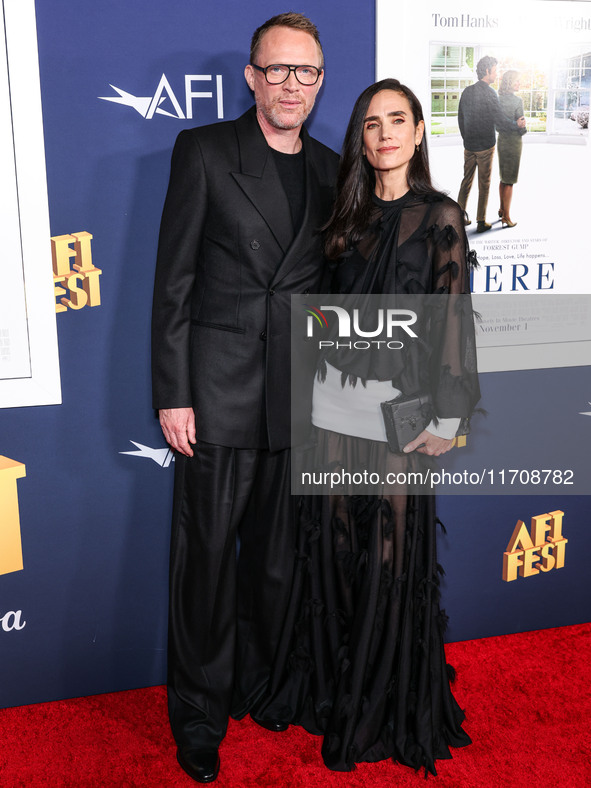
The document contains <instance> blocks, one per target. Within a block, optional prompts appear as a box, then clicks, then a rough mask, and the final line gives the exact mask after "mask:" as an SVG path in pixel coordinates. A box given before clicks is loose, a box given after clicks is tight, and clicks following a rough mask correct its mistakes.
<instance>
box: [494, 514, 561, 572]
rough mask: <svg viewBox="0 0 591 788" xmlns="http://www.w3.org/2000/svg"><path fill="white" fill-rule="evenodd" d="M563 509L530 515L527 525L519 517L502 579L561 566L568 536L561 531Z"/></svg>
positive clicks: (507, 552)
mask: <svg viewBox="0 0 591 788" xmlns="http://www.w3.org/2000/svg"><path fill="white" fill-rule="evenodd" d="M563 517H564V512H562V511H560V509H557V510H556V511H555V512H549V513H548V514H537V515H536V516H535V517H532V518H531V526H530V527H529V528H528V527H527V526H526V524H525V523H524V522H523V520H518V521H517V525H516V526H515V530H514V531H513V534H512V536H511V539H510V540H509V544H508V545H507V550H506V552H505V553H504V555H503V580H506V581H507V582H508V583H510V582H511V581H512V580H516V579H517V574H518V573H519V574H520V575H521V577H533V575H539V574H540V572H550V570H552V569H562V568H563V567H564V558H565V552H566V545H567V543H568V539H565V538H564V536H563V535H562V518H563Z"/></svg>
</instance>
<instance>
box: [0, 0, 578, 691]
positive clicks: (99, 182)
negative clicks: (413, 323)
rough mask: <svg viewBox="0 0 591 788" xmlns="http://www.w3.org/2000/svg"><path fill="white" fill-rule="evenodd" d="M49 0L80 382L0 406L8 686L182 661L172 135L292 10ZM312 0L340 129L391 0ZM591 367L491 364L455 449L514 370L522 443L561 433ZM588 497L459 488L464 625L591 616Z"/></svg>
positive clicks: (1, 574) (59, 298) (316, 124)
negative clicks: (156, 387) (522, 414)
mask: <svg viewBox="0 0 591 788" xmlns="http://www.w3.org/2000/svg"><path fill="white" fill-rule="evenodd" d="M4 2H5V3H6V4H8V3H9V2H10V0H4ZM35 6H36V8H35V11H36V23H37V41H38V54H39V75H40V86H41V100H42V110H43V131H44V139H45V155H46V169H47V187H48V202H49V219H50V237H47V238H46V239H45V241H46V244H47V259H48V265H49V266H52V264H53V277H54V295H55V310H56V320H57V339H58V347H59V365H60V371H61V397H62V402H61V404H49V405H36V406H31V407H13V406H11V407H5V408H3V409H2V410H0V455H1V459H0V516H1V518H2V519H1V520H0V653H1V654H2V661H1V664H2V668H1V680H0V706H10V705H19V704H25V703H32V702H38V701H45V700H52V699H56V698H63V697H69V696H76V695H87V694H94V693H100V692H107V691H114V690H120V689H128V688H133V687H141V686H149V685H154V684H161V683H162V682H163V681H164V677H165V662H166V625H167V622H166V606H167V569H168V566H167V562H168V540H169V520H170V508H171V496H172V477H173V469H174V463H173V462H172V457H171V454H170V452H169V451H168V449H167V447H166V443H165V441H164V439H163V437H162V434H161V431H160V428H159V425H158V422H157V420H156V418H155V414H154V412H153V411H152V409H151V404H150V379H149V323H150V308H151V298H152V283H153V272H154V263H155V250H156V243H157V234H158V226H159V220H160V213H161V210H162V205H163V200H164V194H165V190H166V185H167V179H168V171H169V164H170V154H171V150H172V146H173V143H174V140H175V138H176V135H177V134H178V132H179V131H180V130H181V129H183V128H189V127H192V126H195V125H202V124H206V123H213V122H216V121H217V120H219V119H222V118H224V119H230V118H234V117H236V116H238V115H239V114H241V113H242V112H243V111H244V110H246V109H247V108H248V107H249V106H250V104H251V101H252V100H251V95H250V92H249V90H248V88H247V86H246V83H245V81H244V78H243V69H244V65H245V64H246V63H247V61H248V51H249V43H250V36H251V33H252V31H253V30H254V29H255V28H256V27H257V26H258V25H259V24H260V23H261V22H263V21H264V20H265V19H267V18H268V17H270V16H272V15H274V14H276V13H279V12H282V11H285V10H289V9H288V8H286V7H284V6H282V5H278V4H277V2H276V0H260V1H259V2H258V3H256V4H252V3H251V4H249V3H243V2H239V0H227V2H224V3H221V4H219V3H218V4H215V3H205V2H200V1H194V0H170V1H169V2H160V3H156V2H153V3H145V2H142V0H127V2H125V3H121V2H118V0H92V2H91V0H79V1H78V2H76V3H72V2H71V0H53V1H52V2H51V3H45V2H41V0H38V2H37V3H36V4H35ZM295 10H298V11H301V12H303V13H305V14H307V15H309V16H310V18H311V19H312V20H313V21H314V22H315V23H316V24H317V26H318V28H319V30H320V34H321V38H322V42H323V45H324V50H325V58H326V78H325V82H324V85H323V87H322V90H321V92H320V95H319V99H318V101H317V107H316V109H315V110H314V113H313V116H312V118H311V121H310V122H309V129H310V131H311V133H312V134H313V136H315V137H317V138H319V139H320V140H322V141H323V142H324V143H326V144H328V145H329V146H331V147H333V148H334V149H335V150H339V149H340V145H341V142H342V138H343V135H344V131H345V127H346V124H347V121H348V117H349V114H350V111H351V108H352V106H353V103H354V100H355V98H356V97H357V95H358V94H359V93H360V92H361V91H362V90H363V89H364V88H365V87H366V86H367V85H368V84H370V83H371V82H372V81H373V80H374V78H375V25H376V19H375V12H374V8H373V3H365V2H359V0H322V2H319V3H310V2H304V3H300V4H299V5H298V7H297V9H295ZM402 35H403V32H402V31H395V32H394V33H393V39H392V45H393V46H394V45H395V44H396V36H398V37H400V36H402ZM589 38H590V40H591V35H590V36H589ZM393 76H397V75H396V74H394V75H393ZM421 91H422V87H421V89H420V90H419V89H417V92H418V93H419V95H420V96H421V98H422V100H423V101H427V102H428V101H429V96H428V95H424V92H423V93H421ZM17 153H18V152H17ZM441 185H442V186H443V187H445V184H441ZM451 186H452V185H451V184H450V186H449V187H448V188H450V189H451ZM454 188H455V185H454ZM50 238H51V240H50ZM50 248H51V252H50V251H49V250H50ZM587 249H588V245H587ZM3 264H4V261H3ZM29 284H30V283H29ZM0 303H2V302H0ZM52 308H53V307H52ZM0 339H1V335H0ZM0 369H1V368H0ZM588 371H589V370H588V367H571V368H565V369H543V370H539V369H538V370H531V371H516V372H510V373H509V372H506V373H490V374H485V375H483V376H482V390H483V403H482V404H483V406H484V407H485V408H487V409H488V410H489V416H488V417H482V419H481V420H479V421H477V422H476V423H475V427H474V431H473V434H472V435H470V436H469V441H468V445H467V446H466V447H465V448H463V449H458V451H466V452H470V451H472V450H473V449H471V445H476V444H477V443H478V440H479V437H478V433H479V429H481V430H482V433H483V435H486V433H489V434H494V433H495V432H497V431H498V430H503V429H504V426H505V424H506V420H505V419H504V418H503V415H505V416H506V415H507V412H506V411H505V413H504V414H503V413H502V412H501V413H499V411H498V409H496V410H495V408H494V407H490V404H492V403H494V402H499V401H502V402H507V403H509V402H511V401H512V400H511V398H510V397H507V396H506V392H508V391H510V392H512V396H513V399H514V398H515V397H516V396H518V395H517V394H516V392H522V394H523V397H524V398H529V400H528V401H529V402H531V403H532V404H531V408H530V410H531V412H529V411H528V413H527V419H526V421H527V424H526V425H525V427H524V429H523V431H522V432H521V434H520V435H519V436H518V437H512V435H511V434H509V435H508V437H507V440H508V442H509V443H510V442H511V441H512V440H513V439H514V440H519V441H524V440H525V441H527V435H528V430H531V434H532V435H533V434H536V435H539V434H540V433H543V431H544V429H545V428H546V425H547V422H548V419H549V408H550V403H551V406H552V407H553V408H554V407H556V405H557V403H558V405H559V407H560V409H561V410H562V411H564V412H565V413H567V414H570V416H569V418H570V421H569V424H570V425H571V427H572V429H573V430H574V431H578V432H579V433H580V432H581V431H587V433H589V432H590V430H591V417H590V416H591V414H590V413H586V414H585V413H584V412H585V411H586V410H588V411H591V405H589V402H588V400H589V399H591V389H590V387H589V375H588ZM544 392H547V396H546V395H545V394H544ZM497 420H498V423H497ZM522 426H523V425H522ZM588 503H589V499H588V498H587V497H585V496H582V495H581V496H566V495H562V494H560V493H558V494H556V495H554V494H553V495H550V496H548V495H519V496H518V495H499V496H496V495H495V496H493V495H489V496H486V497H482V496H478V495H465V496H464V495H462V496H445V497H442V498H441V502H440V504H441V505H440V517H441V520H442V521H443V523H444V524H445V526H446V529H447V534H446V535H444V534H443V533H442V538H441V541H440V560H441V563H442V564H443V565H444V567H445V569H446V572H447V575H446V578H445V580H444V604H445V607H446V609H447V612H448V614H449V615H450V617H451V625H450V628H449V630H448V636H449V638H450V639H452V640H462V639H467V638H475V637H483V636H488V635H494V634H501V633H507V632H516V631H521V630H526V629H536V628H543V627H553V626H559V625H564V624H572V623H578V622H581V621H584V620H586V619H587V618H588V612H589V603H588V599H589V598H590V597H591V593H590V590H591V589H590V588H589V572H588V569H587V567H586V565H585V559H586V556H587V555H588V554H589V553H590V552H591V530H590V528H589V520H590V518H589V509H588ZM540 515H548V516H547V517H545V518H544V517H541V518H540V517H539V516H540ZM532 518H538V519H537V520H536V519H534V521H533V523H532ZM519 521H521V522H522V524H523V525H522V526H519ZM537 523H541V525H536V524H537ZM505 553H511V554H512V555H511V556H508V557H507V556H505V555H504V554H505Z"/></svg>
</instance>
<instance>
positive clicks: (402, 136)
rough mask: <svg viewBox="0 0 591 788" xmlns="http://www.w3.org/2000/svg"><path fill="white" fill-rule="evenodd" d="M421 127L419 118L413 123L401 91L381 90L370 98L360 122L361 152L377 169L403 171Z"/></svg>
mask: <svg viewBox="0 0 591 788" xmlns="http://www.w3.org/2000/svg"><path fill="white" fill-rule="evenodd" d="M424 130H425V124H424V122H423V121H422V120H421V121H419V123H418V125H417V126H415V123H414V117H413V114H412V109H411V107H410V103H409V101H408V99H407V98H406V96H405V95H404V94H402V93H397V92H396V91H394V90H381V91H380V92H379V93H376V95H375V96H374V97H373V98H372V100H371V102H370V105H369V107H368V110H367V116H366V118H365V120H364V123H363V153H364V154H365V156H366V157H367V161H368V162H369V164H370V165H371V166H372V167H373V169H374V170H376V172H383V173H385V172H389V171H396V170H398V171H400V173H401V174H402V173H404V174H406V170H407V169H408V163H409V161H410V160H411V159H412V157H413V155H414V153H415V146H416V145H418V144H419V143H420V141H421V140H422V139H423V132H424Z"/></svg>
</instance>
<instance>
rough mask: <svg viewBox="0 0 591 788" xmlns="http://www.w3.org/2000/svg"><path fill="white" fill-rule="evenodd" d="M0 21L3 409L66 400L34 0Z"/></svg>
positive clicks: (6, 6)
mask: <svg viewBox="0 0 591 788" xmlns="http://www.w3.org/2000/svg"><path fill="white" fill-rule="evenodd" d="M2 12H3V13H2V22H0V25H1V29H0V217H1V230H0V239H1V240H0V245H1V255H2V256H1V264H0V407H5V408H7V407H17V406H22V405H51V404H57V403H60V402H61V391H60V377H59V359H58V350H57V331H56V318H55V299H54V295H53V282H52V270H51V254H50V243H49V234H50V233H49V212H48V206H47V186H46V180H45V151H44V146H43V126H42V117H41V96H40V88H39V70H38V61H37V30H36V25H35V10H34V4H33V0H26V1H25V2H23V1H22V0H2Z"/></svg>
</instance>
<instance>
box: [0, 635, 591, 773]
mask: <svg viewBox="0 0 591 788" xmlns="http://www.w3.org/2000/svg"><path fill="white" fill-rule="evenodd" d="M590 646H591V624H585V625H580V626H572V627H562V628H560V629H550V630H543V631H540V632H528V633H523V634H519V635H507V636H504V637H495V638H486V639H483V640H472V641H467V642H464V643H454V644H452V645H450V646H448V649H447V653H448V658H449V660H450V662H451V663H452V664H453V665H454V666H455V668H456V670H457V672H458V679H457V681H456V684H455V693H456V697H457V698H458V701H459V703H460V705H461V706H462V707H463V708H464V709H466V713H467V722H466V726H465V727H466V730H467V731H468V733H469V734H470V736H471V737H472V738H473V740H474V744H472V745H471V746H470V747H466V748H463V749H460V750H456V751H455V753H454V758H453V760H451V761H438V762H437V770H438V775H439V776H438V777H436V778H433V777H430V778H429V782H430V784H431V785H433V786H434V787H435V788H443V787H444V786H446V787H447V786H450V787H453V788H464V786H465V787H466V788H479V787H480V786H482V787H483V788H490V786H499V788H501V787H502V788H507V787H512V786H527V787H529V786H534V785H535V786H539V787H541V788H545V787H546V786H548V788H549V787H550V786H552V788H558V787H561V786H577V788H579V786H585V785H591V736H590V732H589V728H590V724H591V689H590V687H591V666H590V665H591V648H590ZM5 679H6V677H5ZM0 737H1V738H0V785H1V786H2V788H16V787H17V786H23V787H26V788H31V786H43V787H44V788H54V786H55V787H57V786H60V788H61V787H62V786H64V787H67V788H70V786H71V788H81V787H82V786H93V787H95V786H117V787H121V788H122V787H123V786H129V787H130V788H131V787H132V786H138V787H139V786H143V787H144V788H161V787H165V786H187V788H188V787H189V786H191V785H193V786H194V785H196V784H197V783H194V782H193V781H192V780H191V779H189V778H188V777H187V776H186V775H185V774H184V773H183V772H182V771H180V769H179V767H178V766H177V764H176V759H175V747H174V744H173V741H172V738H171V735H170V732H169V728H168V721H167V717H166V696H165V690H164V688H163V687H155V688H151V689H144V690H133V691H129V692H120V693H114V694H110V695H98V696H95V697H91V698H78V699H75V700H67V701H57V702H55V703H42V704H38V705H35V706H23V707H20V708H14V709H4V710H0ZM220 754H221V758H222V768H221V771H220V776H219V778H218V780H217V781H216V783H215V785H216V788H251V787H252V786H269V788H276V787H277V788H317V787H318V786H330V787H331V788H332V787H333V786H347V787H348V786H367V787H369V788H374V787H375V786H393V785H396V786H423V785H424V784H425V782H424V776H423V774H422V773H421V774H415V773H414V772H413V771H412V770H409V769H408V768H406V767H403V766H399V765H397V764H393V763H391V762H389V761H387V762H383V763H377V764H361V765H360V766H359V767H358V769H357V770H356V771H355V772H351V773H348V774H343V773H333V772H329V771H328V770H327V769H325V767H324V766H323V764H322V761H321V759H320V739H318V738H316V737H314V736H310V735H309V734H307V733H305V732H303V731H301V730H299V729H297V728H293V727H292V728H290V730H289V731H288V732H286V733H281V734H273V733H268V732H267V731H265V730H263V729H261V728H259V727H257V726H256V725H255V724H254V723H253V722H251V721H250V720H249V719H246V720H243V721H242V722H231V723H230V728H229V731H228V735H227V737H226V739H225V741H224V743H223V745H222V748H221V750H220Z"/></svg>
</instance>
